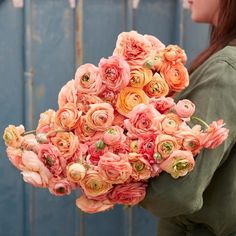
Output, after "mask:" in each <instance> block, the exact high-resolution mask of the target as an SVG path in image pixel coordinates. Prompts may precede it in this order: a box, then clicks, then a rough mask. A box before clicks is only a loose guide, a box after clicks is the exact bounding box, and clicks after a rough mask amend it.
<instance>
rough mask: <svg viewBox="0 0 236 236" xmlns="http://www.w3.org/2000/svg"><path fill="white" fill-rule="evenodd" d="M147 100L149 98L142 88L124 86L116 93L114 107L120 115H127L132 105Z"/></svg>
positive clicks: (146, 101) (134, 105)
mask: <svg viewBox="0 0 236 236" xmlns="http://www.w3.org/2000/svg"><path fill="white" fill-rule="evenodd" d="M148 102H149V98H148V96H147V95H146V94H145V92H144V91H143V90H142V89H138V88H132V87H126V88H124V89H123V90H121V91H120V93H119V95H118V98H117V102H116V109H117V111H118V112H119V113H120V114H121V115H124V116H126V117H127V115H128V113H129V112H130V111H132V110H133V108H134V107H136V106H137V105H139V104H141V103H148Z"/></svg>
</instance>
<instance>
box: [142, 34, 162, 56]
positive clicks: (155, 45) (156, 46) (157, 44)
mask: <svg viewBox="0 0 236 236" xmlns="http://www.w3.org/2000/svg"><path fill="white" fill-rule="evenodd" d="M144 38H146V39H147V40H148V41H149V42H150V43H151V45H152V51H154V52H159V51H161V50H163V49H164V48H165V45H164V44H163V43H162V42H161V41H160V40H159V39H158V38H156V37H154V36H153V35H149V34H145V35H144Z"/></svg>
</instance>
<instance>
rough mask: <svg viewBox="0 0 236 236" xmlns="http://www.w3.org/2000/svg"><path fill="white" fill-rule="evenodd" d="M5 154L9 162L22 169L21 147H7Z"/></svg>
mask: <svg viewBox="0 0 236 236" xmlns="http://www.w3.org/2000/svg"><path fill="white" fill-rule="evenodd" d="M6 152H7V156H8V158H9V160H10V162H11V163H12V164H13V165H14V166H15V167H16V168H17V169H19V170H23V168H24V165H23V163H22V149H20V148H14V147H10V146H9V147H7V150H6Z"/></svg>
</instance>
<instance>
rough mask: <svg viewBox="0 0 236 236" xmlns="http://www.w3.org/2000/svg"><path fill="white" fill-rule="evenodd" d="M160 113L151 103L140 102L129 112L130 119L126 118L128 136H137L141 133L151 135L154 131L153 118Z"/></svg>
mask: <svg viewBox="0 0 236 236" xmlns="http://www.w3.org/2000/svg"><path fill="white" fill-rule="evenodd" d="M159 115H160V113H159V112H158V111H156V110H155V109H154V107H153V106H151V105H149V104H140V105H138V106H136V107H135V108H134V109H133V110H132V111H131V112H129V113H128V117H129V119H127V120H125V121H124V123H125V127H126V128H127V130H128V134H127V135H128V136H129V137H131V138H137V137H139V135H144V134H145V135H147V136H148V135H150V134H151V133H152V132H153V131H154V127H153V119H154V118H155V117H157V116H159Z"/></svg>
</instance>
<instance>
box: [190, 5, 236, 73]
mask: <svg viewBox="0 0 236 236" xmlns="http://www.w3.org/2000/svg"><path fill="white" fill-rule="evenodd" d="M233 39H236V0H220V2H219V17H218V23H217V26H212V29H211V36H210V44H209V46H208V47H207V48H206V49H205V50H204V51H203V52H202V53H200V54H199V55H198V56H197V57H196V58H195V59H194V60H193V62H192V64H191V65H190V68H189V73H190V74H191V73H192V72H193V71H194V70H195V69H196V68H197V67H198V66H200V65H201V64H202V63H203V62H204V61H206V60H207V59H208V58H209V57H210V56H211V55H212V54H214V53H215V52H217V51H219V50H220V49H222V48H223V47H225V46H226V45H227V44H229V42H230V41H232V40H233Z"/></svg>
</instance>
